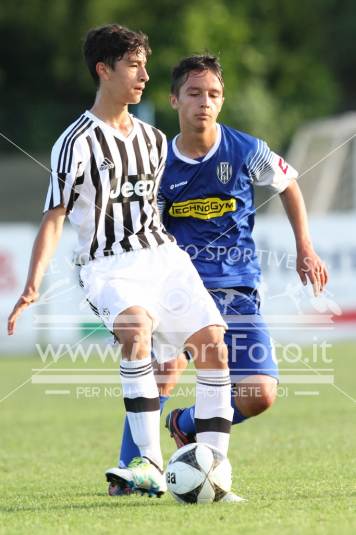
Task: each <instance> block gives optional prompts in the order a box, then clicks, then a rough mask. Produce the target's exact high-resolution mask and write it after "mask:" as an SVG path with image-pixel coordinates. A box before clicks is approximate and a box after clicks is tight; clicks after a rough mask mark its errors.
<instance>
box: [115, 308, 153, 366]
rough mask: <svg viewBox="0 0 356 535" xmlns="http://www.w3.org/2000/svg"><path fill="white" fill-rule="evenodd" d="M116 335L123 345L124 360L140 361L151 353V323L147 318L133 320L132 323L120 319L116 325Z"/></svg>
mask: <svg viewBox="0 0 356 535" xmlns="http://www.w3.org/2000/svg"><path fill="white" fill-rule="evenodd" d="M114 333H115V336H116V337H117V339H118V340H119V342H120V344H121V345H122V354H123V357H124V358H128V359H140V358H144V357H147V356H148V355H149V354H150V352H151V321H150V319H149V318H148V317H147V318H146V317H145V316H143V315H142V316H138V317H136V318H133V319H132V321H131V322H130V323H128V322H123V321H121V318H120V317H118V318H117V320H116V322H115V324H114Z"/></svg>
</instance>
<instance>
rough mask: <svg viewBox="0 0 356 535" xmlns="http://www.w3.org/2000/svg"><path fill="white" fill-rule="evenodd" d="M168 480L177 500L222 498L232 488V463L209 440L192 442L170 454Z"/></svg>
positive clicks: (186, 501)
mask: <svg viewBox="0 0 356 535" xmlns="http://www.w3.org/2000/svg"><path fill="white" fill-rule="evenodd" d="M166 481H167V487H168V490H169V492H170V493H171V494H172V496H173V498H175V499H176V500H177V502H180V503H212V502H218V501H219V500H221V498H223V497H224V496H225V494H226V493H227V492H229V491H230V490H231V464H230V462H229V460H228V459H227V458H226V457H224V456H223V455H222V453H220V452H219V451H218V450H217V449H216V448H213V447H212V446H210V445H209V444H203V443H201V442H198V443H195V444H188V445H187V446H183V448H180V449H179V450H178V451H176V452H175V453H174V455H172V457H171V458H170V460H169V462H168V466H167V470H166Z"/></svg>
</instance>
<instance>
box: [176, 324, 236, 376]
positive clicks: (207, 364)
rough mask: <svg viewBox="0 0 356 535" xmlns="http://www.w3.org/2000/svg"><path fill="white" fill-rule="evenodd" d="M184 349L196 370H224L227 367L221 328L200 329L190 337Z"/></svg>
mask: <svg viewBox="0 0 356 535" xmlns="http://www.w3.org/2000/svg"><path fill="white" fill-rule="evenodd" d="M186 348H187V349H188V350H189V353H190V355H191V357H192V360H193V361H194V363H195V365H196V367H197V368H206V369H207V368H212V369H225V368H227V367H228V354H227V347H226V344H225V342H224V329H223V327H220V326H209V327H205V328H204V329H201V330H200V331H198V332H197V333H195V334H194V335H193V336H191V337H190V339H189V340H188V341H187V344H186Z"/></svg>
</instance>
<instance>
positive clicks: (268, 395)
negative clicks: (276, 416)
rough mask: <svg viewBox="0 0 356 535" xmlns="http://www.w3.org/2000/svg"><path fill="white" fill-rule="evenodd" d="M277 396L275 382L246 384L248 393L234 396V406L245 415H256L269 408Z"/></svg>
mask: <svg viewBox="0 0 356 535" xmlns="http://www.w3.org/2000/svg"><path fill="white" fill-rule="evenodd" d="M276 396H277V383H276V384H274V383H272V382H271V383H267V384H254V385H249V386H248V393H247V394H246V395H245V399H244V396H243V395H242V394H241V396H238V397H237V398H235V402H236V406H237V407H238V408H239V409H240V410H241V412H242V413H243V414H244V416H246V417H251V416H257V415H258V414H261V413H262V412H264V411H266V410H267V409H269V408H270V407H271V406H272V405H273V403H274V401H275V399H276Z"/></svg>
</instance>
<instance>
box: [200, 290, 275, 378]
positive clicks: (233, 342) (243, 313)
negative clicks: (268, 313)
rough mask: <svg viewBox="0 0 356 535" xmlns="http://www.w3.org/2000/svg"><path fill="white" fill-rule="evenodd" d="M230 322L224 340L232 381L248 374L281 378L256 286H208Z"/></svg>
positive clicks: (219, 307)
mask: <svg viewBox="0 0 356 535" xmlns="http://www.w3.org/2000/svg"><path fill="white" fill-rule="evenodd" d="M209 293H210V295H211V296H212V298H213V299H214V301H215V304H216V306H217V307H218V309H219V310H220V312H221V314H222V315H223V317H224V320H225V321H226V323H227V324H228V327H229V329H228V331H226V333H225V343H226V345H227V346H228V351H229V367H230V374H231V381H232V383H238V382H239V381H241V380H242V379H243V378H244V377H248V376H249V375H258V374H263V375H270V376H271V377H275V378H276V379H277V381H278V377H279V374H278V363H277V359H276V357H275V353H274V346H273V342H272V340H271V337H270V335H269V332H268V328H267V325H266V323H265V321H264V320H263V318H262V316H261V313H260V298H259V294H258V291H257V290H256V289H253V288H247V287H238V288H217V289H209Z"/></svg>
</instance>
